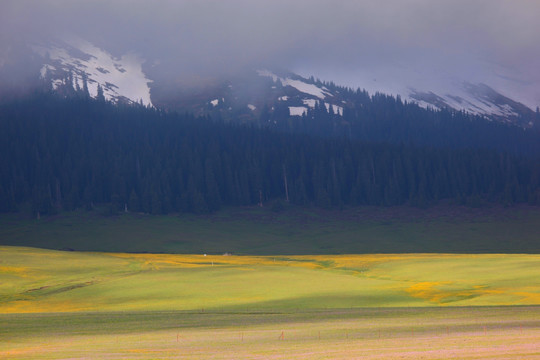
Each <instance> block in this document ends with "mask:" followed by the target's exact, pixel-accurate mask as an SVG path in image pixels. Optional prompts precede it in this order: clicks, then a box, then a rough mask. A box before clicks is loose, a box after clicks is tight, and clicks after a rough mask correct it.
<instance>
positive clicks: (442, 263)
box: [0, 247, 540, 313]
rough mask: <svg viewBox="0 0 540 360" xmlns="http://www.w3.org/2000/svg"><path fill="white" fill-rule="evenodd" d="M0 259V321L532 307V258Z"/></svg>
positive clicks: (536, 276) (536, 291)
mask: <svg viewBox="0 0 540 360" xmlns="http://www.w3.org/2000/svg"><path fill="white" fill-rule="evenodd" d="M0 254H1V255H0V312H1V313H27V312H66V311H71V312H73V311H76V312H80V311H149V310H160V311H166V310H167V311H168V310H182V311H199V310H200V311H273V310H294V309H299V310H307V309H339V308H346V309H347V308H348V309H350V308H366V307H426V306H448V305H452V306H486V305H489V306H494V305H540V255H518V254H516V255H498V254H483V255H466V254H455V255H452V254H383V255H312V256H311V255H309V256H308V255H296V256H226V255H206V256H205V255H178V254H128V253H84V252H70V251H53V250H41V249H35V248H21V247H1V248H0Z"/></svg>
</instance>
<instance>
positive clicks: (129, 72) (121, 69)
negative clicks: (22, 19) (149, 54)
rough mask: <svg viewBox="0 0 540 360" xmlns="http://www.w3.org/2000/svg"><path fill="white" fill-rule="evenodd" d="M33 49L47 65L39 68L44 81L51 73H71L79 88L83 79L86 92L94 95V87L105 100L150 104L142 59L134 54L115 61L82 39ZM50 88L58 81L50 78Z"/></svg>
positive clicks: (58, 80)
mask: <svg viewBox="0 0 540 360" xmlns="http://www.w3.org/2000/svg"><path fill="white" fill-rule="evenodd" d="M34 50H35V51H36V52H37V53H38V54H40V55H41V56H43V57H44V58H45V59H46V60H47V63H46V64H44V65H43V67H42V69H41V76H42V77H43V78H45V77H46V76H47V74H48V73H51V72H54V71H64V72H71V73H72V76H73V82H74V85H75V84H78V85H79V86H81V87H82V84H83V81H84V80H83V79H84V78H86V79H87V86H88V92H89V94H90V95H91V96H92V97H95V96H97V93H98V84H99V85H100V86H101V87H102V89H103V95H104V96H105V98H106V99H107V100H111V101H118V100H120V99H127V100H129V101H131V102H137V103H138V102H142V104H144V105H149V106H151V105H152V101H151V99H150V88H149V85H148V84H149V83H150V82H151V80H149V79H148V78H147V77H146V75H145V74H144V72H143V70H142V64H143V60H142V59H141V58H139V57H138V56H137V55H135V54H125V55H123V56H121V57H120V58H115V57H114V56H112V55H111V54H110V53H108V52H107V51H105V50H102V49H100V48H98V47H97V46H94V45H93V44H91V43H90V42H88V41H86V40H83V39H78V38H77V39H74V38H72V39H66V40H64V41H61V42H56V43H54V44H51V45H36V46H34ZM52 82H53V87H55V86H56V87H57V86H59V84H60V83H61V82H62V80H60V79H58V78H53V79H52Z"/></svg>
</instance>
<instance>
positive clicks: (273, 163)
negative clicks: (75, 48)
mask: <svg viewBox="0 0 540 360" xmlns="http://www.w3.org/2000/svg"><path fill="white" fill-rule="evenodd" d="M0 128H1V130H2V131H1V132H0V165H1V166H0V210H1V211H3V212H10V211H17V210H25V209H31V211H32V212H33V213H34V214H35V215H38V214H39V215H43V214H53V213H57V212H59V211H63V210H73V209H77V208H87V209H91V208H93V207H94V206H95V205H97V204H108V208H109V211H110V213H111V214H114V213H116V212H118V211H125V210H128V211H134V212H144V213H151V214H166V213H171V212H191V213H208V212H213V211H215V210H217V209H219V208H221V207H222V206H238V205H256V204H258V203H259V202H261V201H262V202H263V203H268V202H269V201H284V202H286V201H289V202H291V203H292V204H296V205H300V206H317V207H321V208H326V209H329V208H336V209H339V208H342V207H345V206H357V205H383V206H394V205H404V204H407V205H413V206H420V207H424V206H429V205H432V204H435V203H437V202H438V201H440V200H448V201H452V202H454V203H457V204H467V205H471V206H481V205H482V204H485V203H493V202H495V203H501V204H504V205H511V204H514V203H529V204H536V205H537V204H539V203H540V163H539V162H538V160H537V159H536V158H535V157H525V156H517V155H510V154H508V153H505V152H500V151H494V150H482V149H475V148H454V149H448V148H438V147H435V146H430V147H425V146H418V145H398V144H386V143H382V142H381V143H371V142H365V141H364V142H361V141H359V140H351V139H344V138H341V139H338V138H334V139H331V138H325V137H312V136H309V135H301V134H286V133H278V132H274V131H272V130H269V129H266V130H265V129H258V128H254V127H248V126H240V125H226V124H223V123H219V122H213V121H212V120H211V119H209V118H193V117H191V116H189V115H177V114H174V113H165V112H162V111H158V110H155V109H148V108H145V107H142V106H133V105H113V104H110V103H107V102H105V101H99V100H93V99H89V98H86V97H83V96H73V97H69V98H60V97H58V96H54V95H49V94H43V93H39V94H36V95H34V96H33V97H30V98H26V99H24V100H19V101H17V102H12V103H8V104H4V105H2V106H1V107H0Z"/></svg>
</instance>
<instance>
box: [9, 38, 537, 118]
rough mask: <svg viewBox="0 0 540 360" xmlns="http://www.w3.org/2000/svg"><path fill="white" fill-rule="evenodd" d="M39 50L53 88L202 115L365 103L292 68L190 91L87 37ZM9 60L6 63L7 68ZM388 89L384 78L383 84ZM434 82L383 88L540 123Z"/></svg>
mask: <svg viewBox="0 0 540 360" xmlns="http://www.w3.org/2000/svg"><path fill="white" fill-rule="evenodd" d="M32 49H33V52H34V54H37V55H38V58H39V59H38V63H40V64H41V65H40V71H39V74H38V76H39V77H41V79H42V80H45V81H46V82H50V83H51V85H52V87H53V88H55V89H59V88H61V87H62V86H63V85H66V84H68V83H69V84H68V85H69V86H70V87H73V88H75V89H76V88H80V89H84V90H85V91H86V89H87V91H88V93H89V95H90V96H92V97H96V96H97V95H98V87H100V88H101V89H102V90H103V95H104V97H105V99H107V100H111V101H115V102H118V101H124V102H133V103H142V104H144V105H150V106H157V107H159V108H164V109H173V110H179V111H189V112H192V113H194V114H196V115H200V114H208V113H212V114H214V115H215V114H216V113H219V114H220V116H223V117H225V118H228V119H230V120H232V121H234V120H238V121H240V122H246V121H250V120H252V119H258V118H260V116H261V113H262V112H263V111H265V112H270V113H271V112H273V111H276V109H278V111H284V109H286V110H288V114H289V115H290V116H291V117H292V118H293V119H294V117H296V116H302V115H303V114H304V113H307V112H308V110H309V109H314V108H315V107H316V106H318V105H319V104H321V106H322V104H324V106H325V107H326V109H327V110H328V111H331V112H333V113H334V114H337V115H343V112H344V109H346V108H353V107H354V106H357V105H355V104H354V102H353V101H351V99H350V98H348V97H347V92H346V91H342V90H343V89H345V88H343V87H339V86H334V85H333V83H322V82H321V81H318V80H317V81H316V80H315V79H314V78H313V77H310V78H306V77H303V76H300V75H298V74H294V73H292V72H288V71H277V70H269V69H265V68H259V69H257V68H254V69H248V70H244V71H243V72H242V73H237V74H236V75H234V76H227V77H221V78H219V79H217V78H212V79H208V78H205V79H204V80H203V78H200V79H199V78H198V79H197V81H195V83H196V84H195V85H193V83H192V84H190V86H189V87H186V86H184V85H185V84H183V83H180V82H175V81H174V80H171V81H169V80H170V79H168V78H169V76H165V77H164V76H163V74H162V75H161V76H153V75H155V74H160V69H159V59H153V61H152V63H153V65H152V66H143V64H144V63H145V61H146V60H145V59H144V58H142V57H141V56H137V55H135V54H131V53H127V54H123V55H121V56H113V55H112V54H111V53H110V52H108V51H106V50H104V49H102V48H100V47H98V46H95V45H94V44H91V43H90V42H88V41H86V40H83V39H80V38H70V39H63V40H55V41H49V42H47V43H40V44H34V45H33V46H32ZM2 63H4V61H2V62H0V65H1V64H2ZM145 70H149V71H150V73H151V74H149V73H148V71H145ZM177 71H178V73H181V72H182V70H181V69H178V70H177ZM162 72H163V71H162ZM172 75H175V74H172ZM164 78H167V81H164V80H163V79H164ZM170 78H171V79H174V76H170ZM394 78H397V77H394ZM330 80H331V79H330ZM325 84H326V85H325ZM329 84H332V86H330V85H329ZM380 84H381V82H380V81H379V83H378V84H377V86H380ZM448 84H450V85H448ZM431 85H433V84H431ZM431 85H430V86H427V85H425V86H423V87H422V86H418V83H415V86H414V87H413V86H404V85H403V84H401V85H400V86H398V87H393V88H389V89H390V90H392V91H384V89H385V88H384V86H383V89H382V90H380V92H381V93H388V94H390V95H393V96H397V95H399V96H400V97H401V99H402V100H404V101H407V102H409V103H416V104H418V105H419V106H421V107H424V108H433V109H443V108H449V109H453V110H456V111H465V112H468V113H471V114H474V115H481V116H485V117H487V118H489V119H491V120H495V121H501V122H505V123H511V124H515V125H518V126H521V127H531V126H533V125H534V124H533V122H534V119H535V118H536V117H537V116H536V115H535V112H534V110H533V109H531V108H530V107H529V106H527V105H524V104H523V103H521V102H520V101H518V100H515V99H512V98H510V97H508V96H505V95H503V94H502V93H501V92H499V91H497V90H496V89H495V87H491V86H489V85H487V84H484V83H474V82H472V81H471V82H465V81H461V82H459V81H454V82H451V83H446V84H445V85H444V86H439V87H438V88H437V87H433V86H431ZM358 88H360V89H364V88H365V89H367V91H369V92H370V94H371V95H373V94H374V93H375V91H379V90H377V87H376V86H375V85H374V83H368V82H366V83H365V84H362V83H360V84H358ZM396 89H398V90H399V91H398V90H396ZM433 89H435V90H433Z"/></svg>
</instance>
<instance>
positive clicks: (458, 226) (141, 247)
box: [0, 206, 540, 255]
mask: <svg viewBox="0 0 540 360" xmlns="http://www.w3.org/2000/svg"><path fill="white" fill-rule="evenodd" d="M0 245H12V246H31V247H39V248H48V249H66V248H70V249H74V250H81V251H107V252H151V253H161V252H164V253H183V254H200V253H208V254H223V253H225V252H230V253H234V254H251V255H253V254H257V255H273V254H358V253H536V254H538V253H540V208H538V207H529V206H516V207H511V208H503V207H487V208H478V209H473V208H468V207H460V206H437V207H432V208H428V209H418V208H410V207H390V208H384V207H361V208H355V209H346V210H343V211H339V210H334V211H325V210H320V209H309V208H294V207H293V208H287V209H286V210H284V211H281V212H273V211H272V210H271V209H270V208H268V207H265V208H258V207H255V208H234V209H224V210H222V211H219V212H217V213H215V214H211V215H204V216H203V215H198V216H195V215H189V214H182V215H167V216H152V215H144V214H132V213H127V214H121V215H116V216H103V215H101V214H100V213H99V211H91V212H86V211H77V212H71V213H61V214H60V215H56V216H53V217H42V218H41V219H40V220H36V219H34V218H29V217H25V216H22V215H20V214H16V215H14V214H7V215H6V214H4V215H0Z"/></svg>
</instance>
